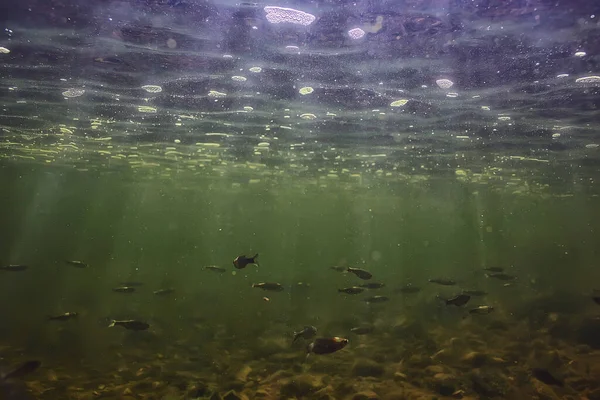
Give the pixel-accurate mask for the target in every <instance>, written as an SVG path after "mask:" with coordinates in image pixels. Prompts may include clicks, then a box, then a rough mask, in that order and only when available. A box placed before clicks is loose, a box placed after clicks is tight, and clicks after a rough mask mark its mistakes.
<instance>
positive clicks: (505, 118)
mask: <svg viewBox="0 0 600 400" xmlns="http://www.w3.org/2000/svg"><path fill="white" fill-rule="evenodd" d="M498 119H499V120H500V121H510V117H506V116H504V117H498Z"/></svg>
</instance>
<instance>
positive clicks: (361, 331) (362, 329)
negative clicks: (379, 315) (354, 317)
mask: <svg viewBox="0 0 600 400" xmlns="http://www.w3.org/2000/svg"><path fill="white" fill-rule="evenodd" d="M374 330H375V328H374V327H373V326H372V325H362V326H357V327H356V328H351V329H350V332H352V333H354V334H356V335H368V334H369V333H373V331H374Z"/></svg>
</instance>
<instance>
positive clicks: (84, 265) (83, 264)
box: [65, 260, 88, 268]
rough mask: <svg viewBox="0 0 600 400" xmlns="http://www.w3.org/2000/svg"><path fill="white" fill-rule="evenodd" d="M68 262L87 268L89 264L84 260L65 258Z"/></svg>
mask: <svg viewBox="0 0 600 400" xmlns="http://www.w3.org/2000/svg"><path fill="white" fill-rule="evenodd" d="M65 263H66V264H69V265H72V266H74V267H76V268H87V267H88V265H87V264H86V263H84V262H83V261H79V260H65Z"/></svg>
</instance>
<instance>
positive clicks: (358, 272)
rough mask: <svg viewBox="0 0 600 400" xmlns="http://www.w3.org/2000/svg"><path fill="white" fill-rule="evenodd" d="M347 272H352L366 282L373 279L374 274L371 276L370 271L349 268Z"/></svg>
mask: <svg viewBox="0 0 600 400" xmlns="http://www.w3.org/2000/svg"><path fill="white" fill-rule="evenodd" d="M346 272H352V273H353V274H354V275H356V276H357V277H358V278H360V279H363V280H365V281H368V280H369V279H371V278H372V277H373V274H371V273H370V272H369V271H366V270H364V269H361V268H351V267H348V268H346Z"/></svg>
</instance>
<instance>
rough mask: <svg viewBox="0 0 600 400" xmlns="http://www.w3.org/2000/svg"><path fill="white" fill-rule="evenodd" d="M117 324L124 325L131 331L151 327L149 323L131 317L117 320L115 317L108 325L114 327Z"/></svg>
mask: <svg viewBox="0 0 600 400" xmlns="http://www.w3.org/2000/svg"><path fill="white" fill-rule="evenodd" d="M117 325H118V326H122V327H123V328H125V329H129V330H131V331H145V330H147V329H148V328H150V325H149V324H147V323H145V322H142V321H136V320H134V319H129V320H126V321H116V320H114V319H113V321H112V322H111V323H110V325H109V326H108V327H109V328H112V327H115V326H117Z"/></svg>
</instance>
